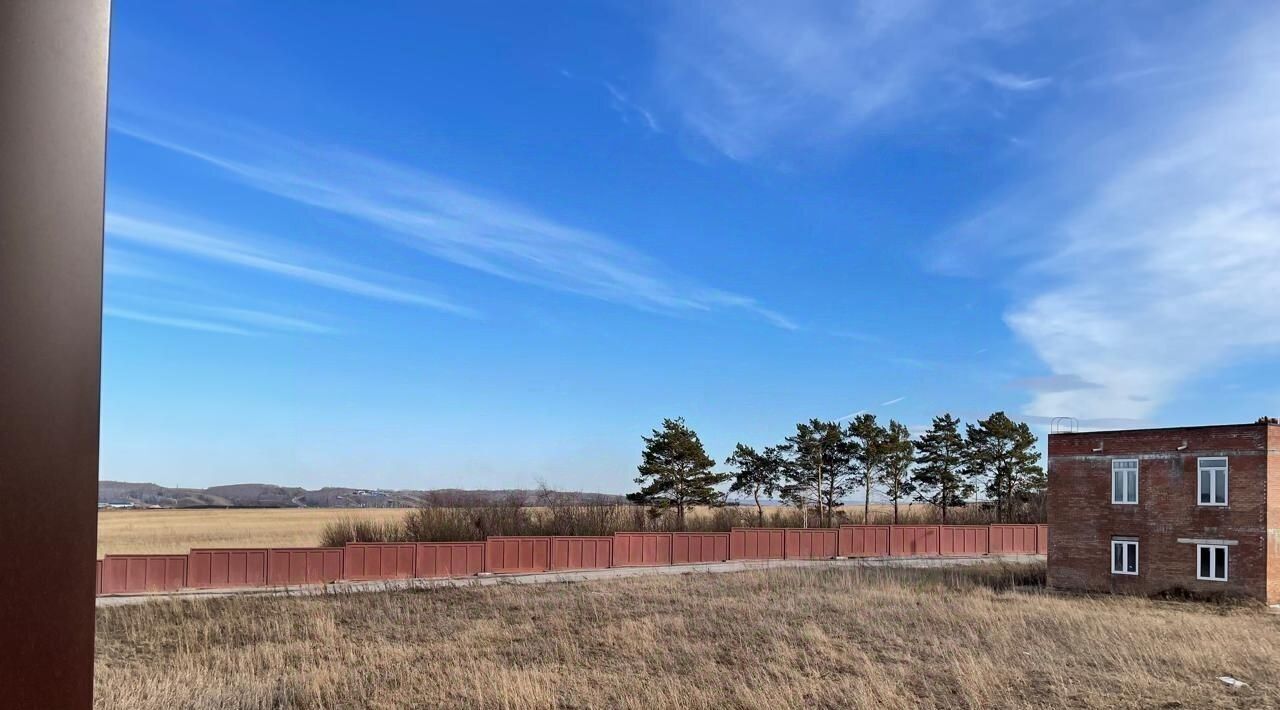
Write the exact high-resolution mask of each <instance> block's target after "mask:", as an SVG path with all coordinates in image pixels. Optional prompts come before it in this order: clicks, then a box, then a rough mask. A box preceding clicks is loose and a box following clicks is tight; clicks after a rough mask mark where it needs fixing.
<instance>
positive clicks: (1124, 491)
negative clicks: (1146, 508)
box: [1111, 459, 1138, 505]
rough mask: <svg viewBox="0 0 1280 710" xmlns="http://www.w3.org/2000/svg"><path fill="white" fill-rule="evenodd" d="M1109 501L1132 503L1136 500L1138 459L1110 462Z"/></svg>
mask: <svg viewBox="0 0 1280 710" xmlns="http://www.w3.org/2000/svg"><path fill="white" fill-rule="evenodd" d="M1111 502H1112V503H1121V504H1126V505H1133V504H1135V503H1137V502H1138V460H1137V459H1116V460H1115V461H1112V462H1111Z"/></svg>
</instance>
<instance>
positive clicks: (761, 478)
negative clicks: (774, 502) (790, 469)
mask: <svg viewBox="0 0 1280 710" xmlns="http://www.w3.org/2000/svg"><path fill="white" fill-rule="evenodd" d="M725 464H727V465H729V466H732V467H734V468H736V469H737V473H735V474H734V477H733V483H732V484H731V485H730V486H729V492H730V493H741V494H745V495H749V496H751V498H752V500H754V501H755V504H756V524H757V525H759V526H761V527H764V507H763V506H761V505H760V496H762V495H763V496H773V495H775V494H776V493H777V491H778V488H779V486H781V485H782V470H783V461H782V458H781V456H780V454H779V453H778V450H777V448H775V447H772V446H770V447H769V448H766V449H765V450H764V452H763V453H761V452H758V451H756V450H755V449H754V448H752V447H750V446H747V445H745V444H738V445H737V446H736V447H734V449H733V454H731V455H730V456H729V458H727V459H725Z"/></svg>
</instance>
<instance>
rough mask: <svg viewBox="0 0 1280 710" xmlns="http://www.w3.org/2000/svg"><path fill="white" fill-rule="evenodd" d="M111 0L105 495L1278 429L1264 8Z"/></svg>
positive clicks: (1279, 225) (592, 475) (1272, 76)
mask: <svg viewBox="0 0 1280 710" xmlns="http://www.w3.org/2000/svg"><path fill="white" fill-rule="evenodd" d="M465 5H467V7H445V6H440V5H432V6H426V5H423V4H420V3H407V2H406V3H394V2H391V3H379V4H378V5H377V6H376V8H374V7H372V6H367V5H360V6H357V5H353V4H350V3H323V2H312V3H254V2H218V3H169V4H162V3H149V2H137V1H125V0H121V1H119V2H117V3H115V7H114V10H115V12H114V19H113V28H112V43H113V46H112V57H111V95H110V133H109V144H108V198H107V255H106V263H107V276H106V292H105V311H106V318H105V325H104V364H103V367H104V371H103V395H104V397H103V443H102V476H103V477H104V478H111V479H117V480H150V481H155V482H158V483H163V484H170V485H198V486H205V485H213V484H220V483H232V482H243V481H264V482H273V483H281V484H292V485H304V486H310V487H314V486H320V485H359V486H383V487H412V488H425V487H446V486H450V487H453V486H456V487H469V488H486V487H515V486H530V485H533V484H534V483H535V482H536V481H538V480H544V481H546V482H547V483H548V484H550V485H553V486H556V487H561V488H578V489H588V490H601V491H617V492H621V491H625V490H629V489H630V488H631V485H632V484H631V479H632V478H633V477H634V475H635V474H634V470H635V465H636V463H637V462H638V460H639V450H640V446H641V442H640V437H641V436H642V435H644V434H646V433H648V431H649V430H650V429H651V428H652V427H654V426H656V425H657V423H658V422H659V421H660V419H661V418H662V417H664V416H683V417H685V418H686V420H687V421H688V423H689V424H690V425H692V426H693V427H694V428H695V429H696V430H697V431H698V432H699V433H700V434H701V435H702V437H703V440H704V442H705V443H706V444H707V446H708V449H709V452H710V453H711V454H712V456H715V457H716V458H723V457H724V456H726V455H727V454H728V453H729V452H730V451H731V449H732V446H733V444H735V443H736V442H738V441H743V442H746V443H751V444H756V445H767V444H771V443H774V442H776V441H778V440H779V439H781V438H782V437H783V436H785V435H786V434H787V433H788V432H789V431H790V430H791V429H792V428H793V426H794V423H795V422H796V421H799V420H804V419H808V418H810V417H822V418H828V419H835V418H839V417H843V416H846V415H848V414H851V413H853V412H857V411H862V410H867V411H872V412H875V413H877V414H878V415H880V416H882V417H884V418H886V419H887V418H890V417H892V418H895V419H898V420H900V421H902V422H904V423H906V424H908V425H910V426H912V427H921V426H924V425H927V423H928V422H929V419H930V418H931V417H932V416H934V415H935V414H938V413H941V412H943V411H951V412H953V413H955V414H957V415H959V416H961V417H962V418H965V419H966V420H972V419H974V418H975V417H977V416H983V415H985V414H987V413H989V412H991V411H993V410H999V409H1003V410H1006V411H1008V412H1009V413H1010V414H1012V415H1016V416H1019V417H1022V418H1024V419H1025V420H1027V421H1029V422H1031V423H1032V424H1034V425H1036V426H1037V427H1042V425H1043V424H1044V423H1045V422H1046V421H1047V418H1049V417H1052V416H1057V415H1070V416H1075V417H1077V418H1079V419H1080V420H1081V421H1082V423H1083V424H1084V426H1086V427H1094V428H1105V427H1116V426H1129V425H1138V424H1153V425H1159V424H1170V425H1172V424H1201V423H1214V422H1225V421H1244V420H1252V419H1254V418H1256V417H1258V416H1260V415H1263V414H1268V413H1275V412H1276V411H1278V410H1280V407H1278V406H1277V405H1278V404H1280V387H1278V386H1277V385H1276V383H1275V382H1274V378H1273V377H1270V375H1272V373H1273V372H1274V371H1275V365H1276V359H1277V353H1278V350H1277V346H1278V345H1280V326H1278V324H1277V317H1278V316H1280V305H1278V304H1280V300H1278V299H1276V297H1275V294H1276V293H1277V292H1280V269H1277V268H1276V267H1277V266H1278V265H1280V160H1277V149H1278V147H1280V73H1278V72H1276V71H1275V67H1276V66H1277V61H1278V60H1280V51H1278V50H1277V48H1276V47H1275V46H1274V42H1271V41H1269V40H1271V39H1273V38H1274V37H1275V36H1276V35H1277V34H1278V33H1280V14H1277V13H1276V12H1275V11H1274V10H1271V9H1268V8H1266V7H1264V5H1265V3H1243V2H1239V3H1235V2H1223V3H1191V2H1159V3H1126V4H1123V6H1122V4H1119V3H1100V2H1085V3H1045V2H1036V3H1028V4H1025V5H1022V4H1019V3H995V4H986V3H980V4H974V5H963V4H961V3H943V2H937V3H930V2H894V3H856V2H848V3H835V2H814V3H810V2H797V3H773V2H758V3H728V2H715V3H710V2H708V3H698V2H680V3H654V4H633V3H599V2H591V3H588V2H582V3H576V2H570V3H557V4H554V5H551V6H541V7H536V8H535V7H533V6H528V5H521V4H513V3H467V4H465Z"/></svg>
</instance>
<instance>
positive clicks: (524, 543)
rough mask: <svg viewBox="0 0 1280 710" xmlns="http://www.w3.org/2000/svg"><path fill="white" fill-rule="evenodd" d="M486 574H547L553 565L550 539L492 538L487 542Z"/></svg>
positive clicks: (485, 555) (485, 554) (485, 551)
mask: <svg viewBox="0 0 1280 710" xmlns="http://www.w3.org/2000/svg"><path fill="white" fill-rule="evenodd" d="M484 564H485V571H486V572H494V573H497V574H503V573H527V572H546V571H547V570H548V569H550V565H551V538H549V537H528V536H526V537H491V538H488V539H486V540H485V546H484Z"/></svg>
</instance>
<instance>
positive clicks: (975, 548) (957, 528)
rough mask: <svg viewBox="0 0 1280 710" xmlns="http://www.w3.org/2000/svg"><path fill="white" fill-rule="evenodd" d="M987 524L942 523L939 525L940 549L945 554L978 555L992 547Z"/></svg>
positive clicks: (958, 555)
mask: <svg viewBox="0 0 1280 710" xmlns="http://www.w3.org/2000/svg"><path fill="white" fill-rule="evenodd" d="M988 532H989V530H988V528H987V526H986V525H941V526H939V527H938V551H939V553H940V554H943V555H952V556H957V557H976V556H979V555H985V554H987V552H988V551H989V549H990V535H989V534H988Z"/></svg>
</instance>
